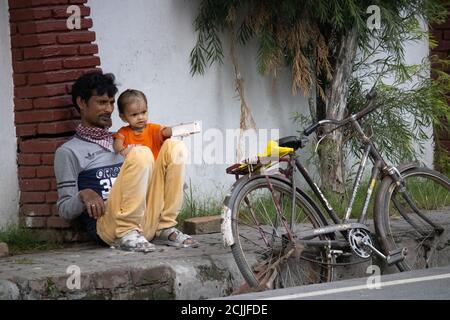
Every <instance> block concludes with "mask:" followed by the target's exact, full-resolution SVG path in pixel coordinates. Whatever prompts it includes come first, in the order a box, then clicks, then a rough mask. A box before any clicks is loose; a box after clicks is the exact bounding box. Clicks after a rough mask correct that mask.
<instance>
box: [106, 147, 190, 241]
mask: <svg viewBox="0 0 450 320" xmlns="http://www.w3.org/2000/svg"><path fill="white" fill-rule="evenodd" d="M186 155H187V149H186V147H185V145H184V143H183V142H181V141H177V140H173V139H169V140H166V141H165V142H164V143H163V145H162V147H161V150H160V152H159V155H158V158H157V159H156V161H155V160H154V157H153V154H152V152H151V150H150V149H149V148H147V147H134V148H133V149H132V150H131V151H130V153H129V154H128V156H127V157H126V159H125V162H124V163H123V165H122V168H121V171H120V174H119V176H118V177H117V180H116V181H115V182H114V184H113V187H112V188H111V191H110V194H109V197H108V201H107V205H106V213H105V215H104V216H102V217H101V218H99V219H98V221H97V234H98V235H99V236H100V238H102V240H103V241H105V242H106V243H107V244H109V245H112V244H113V243H114V242H115V241H116V240H117V239H119V238H122V237H123V236H125V235H126V234H127V233H128V232H130V231H132V230H138V231H139V232H141V233H142V235H143V236H144V237H145V238H146V239H147V240H149V241H151V240H152V239H153V238H154V237H155V235H159V232H160V231H161V230H163V229H166V228H171V227H174V226H176V225H177V221H176V219H177V216H178V214H179V212H180V209H181V205H182V202H183V184H184V173H185V160H186Z"/></svg>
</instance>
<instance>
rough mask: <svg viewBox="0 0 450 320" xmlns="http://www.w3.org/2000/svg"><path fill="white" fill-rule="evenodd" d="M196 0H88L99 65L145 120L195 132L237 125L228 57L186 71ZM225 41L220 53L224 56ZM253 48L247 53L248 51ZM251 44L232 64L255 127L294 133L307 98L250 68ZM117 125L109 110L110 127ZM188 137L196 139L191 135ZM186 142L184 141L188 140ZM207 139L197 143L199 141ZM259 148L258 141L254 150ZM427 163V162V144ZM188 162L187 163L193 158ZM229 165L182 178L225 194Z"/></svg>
mask: <svg viewBox="0 0 450 320" xmlns="http://www.w3.org/2000/svg"><path fill="white" fill-rule="evenodd" d="M198 3H199V1H198V0H184V1H182V0H131V1H130V0H107V1H106V0H90V1H89V3H88V5H89V6H90V7H91V9H92V18H93V21H94V28H93V30H94V31H95V32H96V34H97V43H98V45H99V48H100V53H99V54H100V57H101V65H102V69H103V70H104V71H106V72H113V73H114V74H115V75H116V77H117V78H118V82H119V83H120V91H122V90H124V89H127V88H136V89H140V90H142V91H144V92H145V94H146V95H147V96H148V100H149V108H150V117H151V119H150V120H151V121H152V122H156V123H162V124H168V125H170V124H176V123H179V122H185V121H191V120H202V121H203V130H204V131H206V130H207V129H209V128H218V129H220V130H221V131H222V132H224V130H225V129H231V128H234V129H235V128H239V105H240V102H239V100H238V99H237V97H236V93H235V91H234V86H233V73H232V69H231V66H230V63H229V57H228V55H227V56H226V58H225V64H224V65H223V66H214V67H213V68H210V69H207V71H206V74H205V75H204V76H195V77H194V78H192V77H191V75H190V73H189V72H190V65H189V54H190V51H191V49H192V48H193V46H194V44H195V42H196V33H195V32H194V29H193V21H194V18H195V16H196V13H197V10H198ZM228 50H229V49H228V46H227V45H226V44H225V46H224V51H225V52H226V53H228ZM252 50H253V51H252ZM254 50H255V48H252V49H245V50H242V49H240V52H239V53H240V55H239V62H240V64H241V67H242V75H243V77H244V80H245V84H246V86H245V89H246V97H247V102H248V104H249V106H250V108H251V109H252V111H253V115H254V118H255V120H256V123H257V126H258V128H259V129H261V128H265V129H279V130H280V135H281V136H285V135H291V134H295V133H296V130H297V129H298V126H297V125H295V124H294V123H293V121H292V120H291V118H292V115H293V113H294V112H302V113H307V101H306V100H305V99H304V98H303V97H302V95H301V94H299V95H298V96H296V97H293V96H292V95H291V87H290V79H288V77H287V76H286V75H284V77H282V78H280V79H278V81H277V83H276V85H275V86H273V84H272V81H271V80H270V79H264V78H263V77H261V76H260V75H259V74H258V73H257V70H256V64H255V58H254V57H255V54H254ZM427 50H428V44H427V43H422V44H419V45H414V46H413V47H411V50H409V51H408V59H409V60H411V59H412V60H415V61H420V60H421V59H422V57H423V56H425V55H426V54H427ZM122 125H123V123H122V122H121V120H120V119H119V117H118V115H117V113H116V114H115V116H114V127H113V129H117V128H119V127H120V126H122ZM195 139H197V140H201V139H200V137H199V136H196V137H195ZM191 140H192V139H191ZM191 140H189V139H188V140H186V142H187V144H188V145H190V150H191V156H192V157H193V158H195V159H191V160H198V158H199V155H201V150H202V148H201V146H200V145H199V144H197V145H196V144H194V143H192V144H190V141H191ZM205 145H208V142H205V141H204V146H205ZM263 147H264V146H262V145H259V146H258V149H259V150H261V149H262V148H263ZM429 150H430V151H429V152H427V159H426V160H427V162H428V163H430V162H431V159H432V149H431V148H429ZM197 162H198V161H196V162H195V163H197ZM227 165H229V164H223V165H209V164H192V165H189V166H188V168H187V176H188V179H192V184H193V185H194V187H195V188H197V189H198V190H199V191H200V193H203V194H207V195H211V194H213V193H216V192H220V190H224V191H226V190H227V189H228V188H229V187H230V185H231V183H232V181H233V177H230V176H227V175H226V174H225V168H226V167H227Z"/></svg>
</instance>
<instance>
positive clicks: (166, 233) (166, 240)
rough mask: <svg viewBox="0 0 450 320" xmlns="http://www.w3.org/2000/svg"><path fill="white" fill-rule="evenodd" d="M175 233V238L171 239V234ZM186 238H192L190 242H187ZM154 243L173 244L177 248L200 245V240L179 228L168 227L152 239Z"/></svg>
mask: <svg viewBox="0 0 450 320" xmlns="http://www.w3.org/2000/svg"><path fill="white" fill-rule="evenodd" d="M172 234H175V236H176V237H175V239H174V240H170V236H171V235H172ZM186 240H191V242H190V243H185V241H186ZM152 242H153V243H154V244H159V245H166V246H172V247H177V248H189V247H191V248H196V247H198V241H196V240H194V239H193V238H192V237H191V236H189V235H187V234H184V233H182V232H181V231H180V230H178V229H177V228H174V227H172V228H168V229H164V230H162V231H161V234H160V235H159V236H158V237H155V239H154V240H153V241H152Z"/></svg>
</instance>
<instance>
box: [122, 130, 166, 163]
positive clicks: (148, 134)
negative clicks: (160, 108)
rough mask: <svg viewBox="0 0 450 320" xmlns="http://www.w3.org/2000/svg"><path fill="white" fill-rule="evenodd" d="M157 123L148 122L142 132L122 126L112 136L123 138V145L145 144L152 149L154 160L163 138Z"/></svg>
mask: <svg viewBox="0 0 450 320" xmlns="http://www.w3.org/2000/svg"><path fill="white" fill-rule="evenodd" d="M163 129H164V127H162V126H161V125H159V124H154V123H148V124H147V127H146V128H145V129H144V131H143V132H142V133H137V132H135V131H134V130H133V129H131V128H130V126H127V127H122V128H120V129H119V131H117V134H115V135H114V138H116V139H120V140H123V146H124V147H129V146H132V147H134V146H146V147H149V148H150V149H151V150H152V153H153V157H154V158H155V160H156V159H157V158H158V154H159V150H161V146H162V144H163V142H164V140H165V138H164V136H163V134H162V130H163Z"/></svg>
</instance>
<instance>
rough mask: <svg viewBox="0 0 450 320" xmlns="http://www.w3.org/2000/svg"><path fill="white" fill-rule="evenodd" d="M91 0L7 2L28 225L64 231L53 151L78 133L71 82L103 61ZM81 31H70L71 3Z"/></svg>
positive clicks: (24, 215)
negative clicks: (77, 12)
mask: <svg viewBox="0 0 450 320" xmlns="http://www.w3.org/2000/svg"><path fill="white" fill-rule="evenodd" d="M86 2H87V0H9V13H10V26H11V46H12V48H11V50H12V58H13V72H14V74H13V79H14V108H15V125H16V133H17V139H18V141H17V142H18V166H19V173H18V174H19V182H20V191H21V198H20V215H21V218H22V219H24V221H25V223H26V225H27V226H28V227H30V228H55V229H64V228H67V227H68V223H67V222H65V221H63V220H61V219H60V218H59V217H58V213H57V209H56V206H55V203H56V200H57V191H56V183H55V178H54V172H53V158H54V152H55V150H56V148H57V147H58V146H60V145H61V144H62V143H64V141H66V139H67V138H68V137H69V136H71V135H72V134H73V132H74V129H75V127H76V125H77V124H78V123H79V120H78V119H79V115H78V113H77V112H76V110H75V109H74V108H73V106H72V102H71V98H70V90H71V86H72V84H73V81H74V80H75V79H76V78H78V77H79V76H80V75H82V74H83V73H85V72H87V71H90V70H93V69H95V68H96V67H97V66H99V65H100V58H99V57H98V56H96V55H95V54H97V53H98V47H97V45H96V44H94V43H93V42H94V41H95V33H94V32H93V31H89V28H91V27H92V20H91V19H89V18H87V17H88V16H89V15H90V9H89V7H87V6H86ZM74 4H75V5H79V6H80V8H81V15H82V20H81V21H82V22H81V29H80V30H69V29H68V28H67V26H66V20H67V17H68V16H69V14H67V13H66V11H67V8H68V6H69V5H74Z"/></svg>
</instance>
